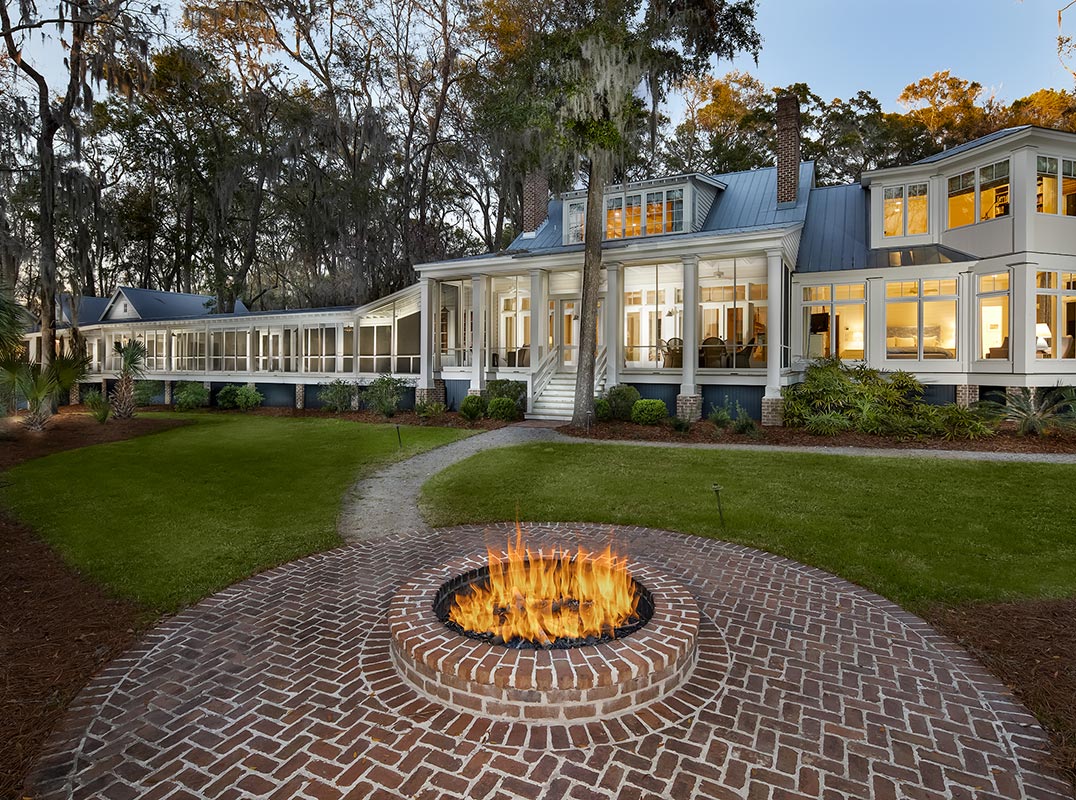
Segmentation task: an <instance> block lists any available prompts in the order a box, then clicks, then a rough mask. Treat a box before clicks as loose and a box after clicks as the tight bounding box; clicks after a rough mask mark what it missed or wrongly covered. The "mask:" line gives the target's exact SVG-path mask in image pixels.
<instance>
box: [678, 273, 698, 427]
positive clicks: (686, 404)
mask: <svg viewBox="0 0 1076 800" xmlns="http://www.w3.org/2000/svg"><path fill="white" fill-rule="evenodd" d="M683 264H684V325H683V331H682V338H683V340H684V349H683V355H682V357H681V362H682V370H681V377H680V394H679V395H677V397H676V416H678V417H680V419H684V420H688V421H689V422H695V421H696V420H698V419H701V418H702V393H701V392H700V391H699V387H698V386H697V385H696V383H695V370H696V369H697V368H698V364H699V323H698V314H699V257H698V256H685V257H684V259H683Z"/></svg>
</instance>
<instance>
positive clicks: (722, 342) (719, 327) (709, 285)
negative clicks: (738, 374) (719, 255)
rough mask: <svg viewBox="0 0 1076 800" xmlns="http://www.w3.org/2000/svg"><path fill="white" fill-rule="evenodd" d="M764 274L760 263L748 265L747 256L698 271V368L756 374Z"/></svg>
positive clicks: (761, 362)
mask: <svg viewBox="0 0 1076 800" xmlns="http://www.w3.org/2000/svg"><path fill="white" fill-rule="evenodd" d="M711 266H712V267H713V272H712V273H711V269H710V267H711ZM763 270H764V267H763V264H762V263H760V262H756V263H752V259H751V258H749V257H748V258H734V259H730V260H727V261H725V262H724V263H723V264H720V265H718V264H714V265H706V266H700V268H699V316H698V318H699V366H700V367H704V368H708V369H713V368H718V369H722V368H724V369H761V368H764V367H765V366H766V357H767V349H766V332H767V330H768V325H769V287H768V286H767V284H766V275H765V272H764V271H763Z"/></svg>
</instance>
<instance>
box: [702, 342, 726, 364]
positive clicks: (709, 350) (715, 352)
mask: <svg viewBox="0 0 1076 800" xmlns="http://www.w3.org/2000/svg"><path fill="white" fill-rule="evenodd" d="M699 366H700V367H707V368H710V367H723V366H725V342H724V340H722V339H720V338H719V337H717V336H709V337H707V338H706V339H703V340H702V349H701V352H700V353H699Z"/></svg>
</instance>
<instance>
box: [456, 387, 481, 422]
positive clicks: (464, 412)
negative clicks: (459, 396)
mask: <svg viewBox="0 0 1076 800" xmlns="http://www.w3.org/2000/svg"><path fill="white" fill-rule="evenodd" d="M485 410H486V409H485V403H483V402H482V398H481V397H479V396H478V395H476V394H469V395H467V396H466V397H465V398H463V400H461V401H460V416H461V417H463V418H464V419H465V420H467V421H468V422H476V421H478V420H479V419H481V418H482V414H483V412H484V411H485Z"/></svg>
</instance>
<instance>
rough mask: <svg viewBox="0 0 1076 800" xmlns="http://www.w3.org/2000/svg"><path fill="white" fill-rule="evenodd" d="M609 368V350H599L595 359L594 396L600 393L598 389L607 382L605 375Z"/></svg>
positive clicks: (602, 348)
mask: <svg viewBox="0 0 1076 800" xmlns="http://www.w3.org/2000/svg"><path fill="white" fill-rule="evenodd" d="M608 367H609V349H608V348H606V347H600V348H598V355H597V356H596V357H595V359H594V394H597V393H598V387H599V386H601V384H602V383H603V382H604V381H605V373H606V370H607V369H608Z"/></svg>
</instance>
